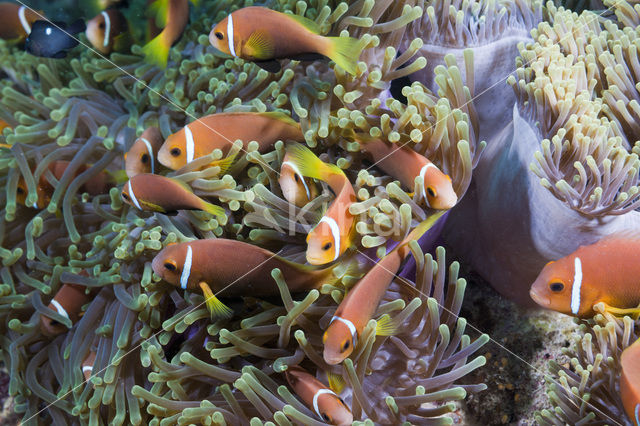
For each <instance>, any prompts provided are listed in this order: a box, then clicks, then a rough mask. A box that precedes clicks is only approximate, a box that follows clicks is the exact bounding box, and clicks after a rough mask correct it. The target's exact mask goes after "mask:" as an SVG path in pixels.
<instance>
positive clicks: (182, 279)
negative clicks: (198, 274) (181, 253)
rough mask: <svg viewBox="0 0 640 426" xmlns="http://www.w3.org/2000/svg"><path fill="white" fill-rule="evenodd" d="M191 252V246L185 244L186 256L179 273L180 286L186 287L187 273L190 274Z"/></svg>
mask: <svg viewBox="0 0 640 426" xmlns="http://www.w3.org/2000/svg"><path fill="white" fill-rule="evenodd" d="M192 257H193V252H192V251H191V246H187V256H186V257H185V258H184V268H182V274H180V287H182V288H183V289H185V290H186V289H187V283H188V282H189V275H191V259H192Z"/></svg>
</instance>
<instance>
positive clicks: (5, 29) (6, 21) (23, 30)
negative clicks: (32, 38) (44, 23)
mask: <svg viewBox="0 0 640 426" xmlns="http://www.w3.org/2000/svg"><path fill="white" fill-rule="evenodd" d="M38 19H45V16H44V13H43V12H42V11H41V10H39V11H34V10H31V9H29V8H28V7H26V6H20V5H19V4H16V3H11V2H0V38H2V39H4V40H9V41H14V42H20V41H23V40H24V39H25V38H27V36H28V35H29V33H31V26H32V25H33V23H34V22H35V21H37V20H38Z"/></svg>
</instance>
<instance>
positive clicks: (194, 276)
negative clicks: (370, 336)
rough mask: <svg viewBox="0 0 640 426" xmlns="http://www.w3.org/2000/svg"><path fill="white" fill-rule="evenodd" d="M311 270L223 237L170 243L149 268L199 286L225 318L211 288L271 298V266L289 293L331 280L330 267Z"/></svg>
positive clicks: (188, 286) (274, 287)
mask: <svg viewBox="0 0 640 426" xmlns="http://www.w3.org/2000/svg"><path fill="white" fill-rule="evenodd" d="M336 267H338V265H335V266H332V267H329V268H322V269H318V268H314V267H311V266H305V265H301V264H298V263H295V262H291V261H289V260H287V259H284V258H282V257H280V256H277V255H276V254H274V253H272V252H270V251H269V250H266V249H263V248H261V247H258V246H254V245H251V244H248V243H244V242H241V241H236V240H229V239H223V238H215V239H205V240H195V241H190V242H186V243H179V244H170V245H168V246H167V247H165V248H164V249H162V251H160V253H158V254H157V255H156V257H155V258H154V259H153V262H152V268H153V272H155V273H156V275H158V276H159V277H161V278H162V279H164V280H165V281H167V282H168V283H170V284H172V285H175V286H180V287H181V288H183V289H189V290H194V289H197V288H200V289H202V291H203V293H204V295H205V300H206V302H207V307H208V308H209V311H210V312H211V313H212V314H213V315H215V316H221V317H228V316H230V315H231V310H230V309H229V308H228V307H226V306H225V305H223V304H222V302H220V301H219V300H218V299H217V298H216V296H214V292H215V293H218V292H221V293H222V294H223V295H226V296H247V295H251V296H274V295H277V294H279V292H278V287H277V285H276V283H275V282H274V281H273V280H271V279H266V280H265V271H266V273H269V272H271V270H273V269H274V268H279V269H280V271H282V274H283V276H284V279H285V281H286V283H287V286H288V287H289V290H290V291H291V292H299V291H304V290H311V289H314V288H318V287H320V286H321V285H322V284H325V283H327V284H331V283H335V282H336V281H337V280H338V278H336V277H335V275H334V274H333V269H334V268H336Z"/></svg>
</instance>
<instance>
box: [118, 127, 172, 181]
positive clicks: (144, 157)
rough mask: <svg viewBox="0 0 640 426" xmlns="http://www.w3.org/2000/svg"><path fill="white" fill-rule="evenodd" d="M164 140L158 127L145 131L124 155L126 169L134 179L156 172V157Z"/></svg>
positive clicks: (128, 174)
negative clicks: (140, 175)
mask: <svg viewBox="0 0 640 426" xmlns="http://www.w3.org/2000/svg"><path fill="white" fill-rule="evenodd" d="M163 142H164V139H163V138H162V134H160V130H159V129H158V128H157V127H149V128H147V129H145V131H144V132H142V134H141V135H140V137H139V138H138V139H136V141H135V142H134V143H133V145H131V148H129V151H128V152H127V153H126V154H124V169H125V170H126V172H127V176H129V178H132V177H134V176H136V175H139V174H142V173H155V172H156V157H157V155H158V150H159V149H160V147H161V146H162V143H163Z"/></svg>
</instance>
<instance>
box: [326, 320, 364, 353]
mask: <svg viewBox="0 0 640 426" xmlns="http://www.w3.org/2000/svg"><path fill="white" fill-rule="evenodd" d="M335 320H338V321H340V322H341V323H343V324H344V325H346V326H347V328H348V329H349V332H351V340H353V347H354V348H355V347H356V339H357V338H358V331H357V330H356V326H355V325H354V324H353V323H352V322H351V321H349V320H348V319H344V318H340V317H337V316H335V315H334V316H333V317H332V318H331V321H329V325H331V323H332V322H333V321H335Z"/></svg>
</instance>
